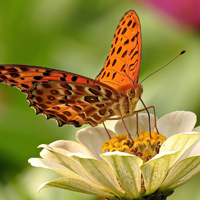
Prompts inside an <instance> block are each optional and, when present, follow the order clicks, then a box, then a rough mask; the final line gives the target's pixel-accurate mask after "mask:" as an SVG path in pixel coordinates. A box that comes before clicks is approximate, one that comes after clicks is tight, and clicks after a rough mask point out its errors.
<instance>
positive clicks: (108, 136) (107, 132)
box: [103, 122, 111, 139]
mask: <svg viewBox="0 0 200 200" xmlns="http://www.w3.org/2000/svg"><path fill="white" fill-rule="evenodd" d="M103 126H104V128H105V130H106V132H107V134H108V137H109V139H111V136H110V133H109V131H108V129H107V128H106V125H105V123H104V122H103Z"/></svg>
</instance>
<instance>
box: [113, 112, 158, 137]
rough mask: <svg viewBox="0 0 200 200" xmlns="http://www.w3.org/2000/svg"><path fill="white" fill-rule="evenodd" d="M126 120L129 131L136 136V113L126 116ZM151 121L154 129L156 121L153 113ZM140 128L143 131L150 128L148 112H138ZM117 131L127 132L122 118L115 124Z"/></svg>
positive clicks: (118, 132)
mask: <svg viewBox="0 0 200 200" xmlns="http://www.w3.org/2000/svg"><path fill="white" fill-rule="evenodd" d="M124 122H125V124H126V127H127V129H128V131H129V132H130V133H131V135H132V137H136V130H137V128H136V126H137V123H136V115H133V116H132V117H127V118H125V119H124ZM150 122H151V129H152V130H153V128H154V125H155V123H154V115H152V114H151V115H150ZM138 129H139V130H143V131H148V130H149V119H148V115H147V114H144V113H142V114H138ZM115 132H116V133H117V134H120V133H123V134H124V133H127V131H126V129H125V127H124V123H123V122H122V120H119V121H117V123H116V124H115Z"/></svg>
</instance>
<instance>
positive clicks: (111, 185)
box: [71, 154, 125, 199]
mask: <svg viewBox="0 0 200 200" xmlns="http://www.w3.org/2000/svg"><path fill="white" fill-rule="evenodd" d="M71 156H72V157H73V158H74V159H75V160H76V161H77V162H79V163H80V164H81V165H82V166H83V167H84V168H85V169H86V170H88V172H89V173H90V174H91V175H92V176H93V177H94V178H95V179H96V180H97V181H98V182H99V183H100V185H102V187H107V188H108V189H109V190H111V193H114V194H115V195H116V196H118V197H119V198H120V199H123V198H125V196H124V191H123V190H122V188H121V187H120V186H119V184H118V181H117V179H116V176H115V174H114V172H113V170H112V168H111V167H110V166H109V165H108V164H107V163H105V162H103V161H100V160H96V159H91V158H88V159H86V158H82V157H80V155H77V154H73V155H71Z"/></svg>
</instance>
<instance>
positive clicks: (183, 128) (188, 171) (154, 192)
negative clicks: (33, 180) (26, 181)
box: [29, 111, 200, 199]
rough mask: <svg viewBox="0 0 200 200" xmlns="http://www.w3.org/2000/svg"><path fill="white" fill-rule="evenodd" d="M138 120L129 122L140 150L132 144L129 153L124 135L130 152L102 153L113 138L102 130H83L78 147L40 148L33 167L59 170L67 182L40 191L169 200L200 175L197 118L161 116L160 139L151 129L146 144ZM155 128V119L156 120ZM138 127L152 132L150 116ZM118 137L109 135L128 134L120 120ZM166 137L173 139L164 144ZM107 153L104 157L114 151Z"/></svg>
mask: <svg viewBox="0 0 200 200" xmlns="http://www.w3.org/2000/svg"><path fill="white" fill-rule="evenodd" d="M135 121H136V117H135V116H133V117H130V118H127V119H125V123H126V125H127V128H128V130H129V132H130V133H131V135H132V137H133V140H134V143H137V142H138V144H139V145H135V146H134V145H132V148H130V149H129V150H127V149H126V147H128V143H124V137H125V136H123V137H122V140H123V142H122V143H123V145H124V144H126V146H125V147H124V146H123V148H121V147H120V148H121V149H124V151H125V152H130V153H125V152H120V151H114V152H106V153H102V143H103V142H104V143H105V141H107V140H109V138H108V135H107V133H106V131H105V129H104V128H101V127H95V128H91V127H89V128H85V129H82V130H80V131H78V132H77V134H76V136H77V140H78V141H79V143H76V142H73V141H64V140H60V141H56V142H53V143H51V144H50V145H40V146H39V147H42V148H44V149H43V150H42V151H41V153H40V156H41V157H42V158H31V159H29V162H30V163H31V165H33V166H35V167H43V168H47V169H51V170H54V171H56V172H57V173H59V174H61V175H62V176H63V177H62V178H59V179H56V180H52V181H48V182H45V183H43V184H42V185H41V186H40V187H39V190H41V189H43V188H47V187H59V188H64V189H68V190H73V191H77V192H83V193H87V194H93V195H97V196H101V197H105V198H109V199H139V198H142V197H145V196H151V198H153V199H156V197H157V196H159V195H160V196H161V197H162V199H165V198H166V197H167V196H169V195H170V194H171V192H172V191H173V190H174V189H175V188H176V187H178V186H180V185H182V184H184V183H185V182H187V181H188V180H190V179H191V178H192V177H193V176H194V175H196V174H197V173H199V171H200V147H199V146H200V145H198V144H196V143H197V142H198V141H197V140H198V139H199V137H200V133H198V132H196V131H200V128H199V127H197V128H195V129H194V125H195V123H196V115H195V114H194V113H191V112H184V111H177V112H173V113H170V114H167V115H165V116H163V117H161V118H160V119H158V120H157V127H158V130H159V133H160V134H157V133H155V134H154V132H153V129H152V132H151V133H150V134H149V135H148V136H145V134H143V133H142V135H140V136H139V138H140V139H141V140H139V139H138V138H137V137H138V136H137V133H136V122H135ZM153 126H154V116H151V127H153ZM138 127H139V130H143V131H148V129H149V125H148V117H147V114H139V115H138ZM115 132H116V133H114V132H113V131H110V130H109V133H110V135H111V137H114V136H115V138H119V137H121V136H122V134H121V133H126V131H125V128H124V125H123V123H122V122H121V121H118V122H117V124H116V126H115ZM116 134H121V135H118V136H116ZM162 135H164V136H162ZM145 137H148V139H144V138H145ZM165 137H167V138H168V139H167V140H166V141H165V142H164V143H163V141H164V140H165ZM134 138H135V139H134ZM142 142H143V143H142ZM162 143H163V144H162ZM116 144H117V143H116ZM195 145H196V146H195ZM115 146H117V145H115ZM133 146H134V147H133ZM136 146H137V147H136ZM117 147H118V146H117ZM106 148H107V147H106ZM106 148H104V152H105V151H109V150H105V149H106ZM120 148H119V149H120ZM149 148H150V149H149ZM139 149H140V151H139ZM158 151H159V152H158ZM131 153H132V154H131ZM152 153H153V154H152ZM144 154H145V156H144ZM136 155H138V156H136ZM152 155H153V156H152Z"/></svg>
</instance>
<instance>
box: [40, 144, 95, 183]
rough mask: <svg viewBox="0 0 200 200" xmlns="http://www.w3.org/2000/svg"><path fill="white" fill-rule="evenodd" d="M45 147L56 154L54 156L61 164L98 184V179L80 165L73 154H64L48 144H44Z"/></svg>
mask: <svg viewBox="0 0 200 200" xmlns="http://www.w3.org/2000/svg"><path fill="white" fill-rule="evenodd" d="M44 148H45V149H46V150H48V151H50V152H51V153H52V154H54V156H55V157H57V159H58V160H59V163H60V164H62V165H63V166H65V167H67V168H68V169H69V170H71V171H72V172H74V173H76V174H78V175H80V176H82V177H84V178H85V179H87V180H90V181H92V182H94V183H97V184H98V182H97V180H96V179H95V178H94V177H93V176H92V175H91V174H90V172H88V171H87V170H86V169H85V168H84V167H83V166H82V165H80V164H79V163H78V162H77V161H75V160H74V159H73V158H72V157H71V156H69V155H63V154H62V153H60V152H59V151H58V152H57V151H56V149H55V148H53V147H49V146H48V145H46V146H44ZM83 156H85V155H83ZM55 171H56V170H55Z"/></svg>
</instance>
